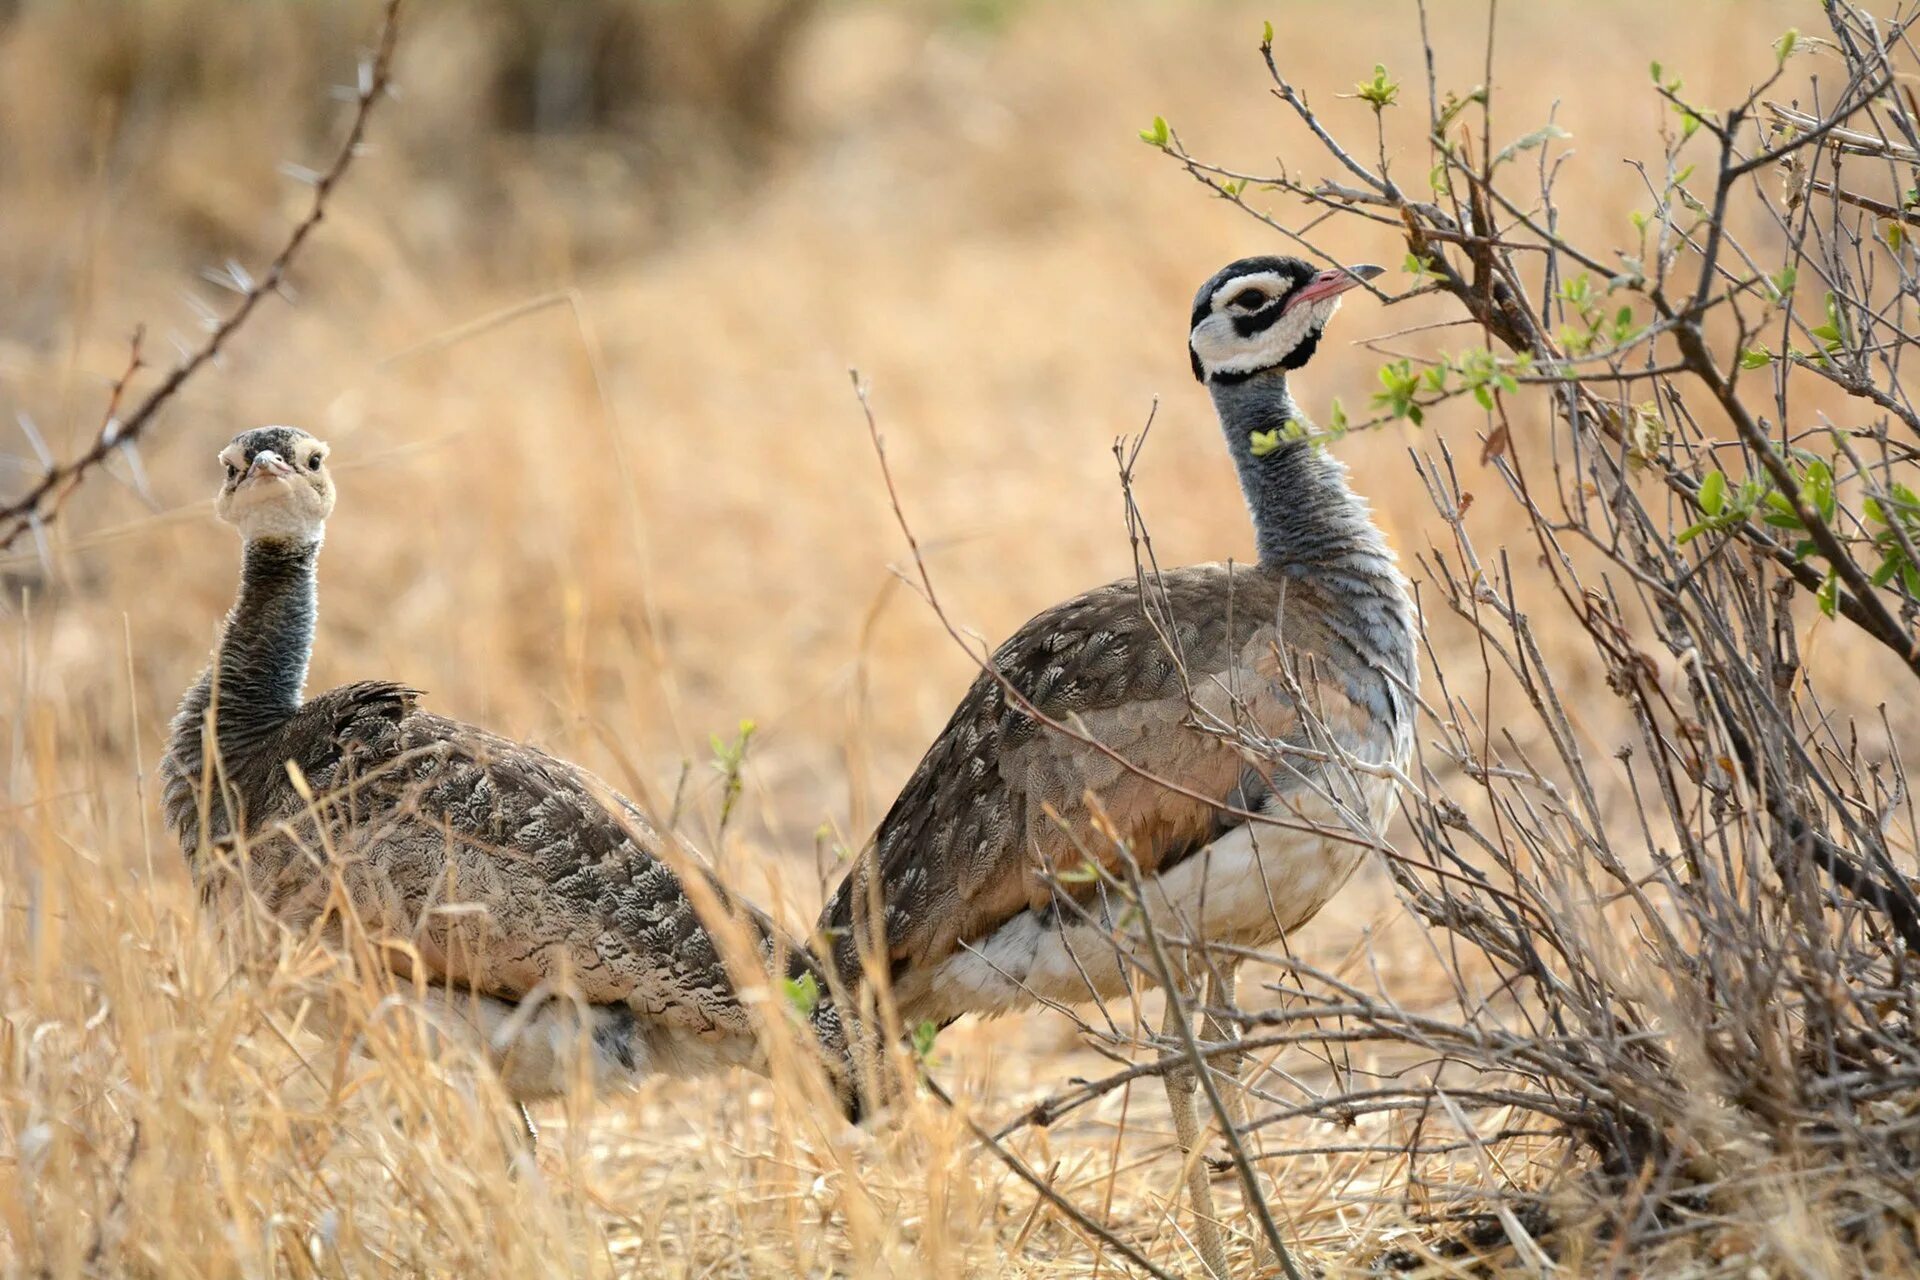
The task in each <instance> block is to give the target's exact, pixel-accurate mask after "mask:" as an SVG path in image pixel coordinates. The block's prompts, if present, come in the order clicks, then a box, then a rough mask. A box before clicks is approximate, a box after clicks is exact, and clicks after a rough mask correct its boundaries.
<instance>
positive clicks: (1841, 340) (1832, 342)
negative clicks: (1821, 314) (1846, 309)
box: [1807, 289, 1847, 351]
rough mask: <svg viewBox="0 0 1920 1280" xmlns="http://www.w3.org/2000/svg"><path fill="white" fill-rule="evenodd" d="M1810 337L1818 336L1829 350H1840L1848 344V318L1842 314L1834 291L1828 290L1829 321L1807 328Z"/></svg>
mask: <svg viewBox="0 0 1920 1280" xmlns="http://www.w3.org/2000/svg"><path fill="white" fill-rule="evenodd" d="M1807 334H1808V336H1810V337H1814V338H1818V339H1820V341H1821V342H1822V343H1824V344H1825V345H1826V348H1827V350H1828V351H1838V350H1839V349H1840V348H1841V347H1843V346H1845V345H1847V320H1846V317H1845V316H1844V315H1843V314H1841V311H1840V306H1839V304H1838V303H1837V302H1836V301H1834V297H1833V291H1832V290H1831V289H1829V290H1828V291H1827V322H1826V323H1825V324H1823V325H1820V326H1818V327H1816V328H1812V329H1809V330H1807Z"/></svg>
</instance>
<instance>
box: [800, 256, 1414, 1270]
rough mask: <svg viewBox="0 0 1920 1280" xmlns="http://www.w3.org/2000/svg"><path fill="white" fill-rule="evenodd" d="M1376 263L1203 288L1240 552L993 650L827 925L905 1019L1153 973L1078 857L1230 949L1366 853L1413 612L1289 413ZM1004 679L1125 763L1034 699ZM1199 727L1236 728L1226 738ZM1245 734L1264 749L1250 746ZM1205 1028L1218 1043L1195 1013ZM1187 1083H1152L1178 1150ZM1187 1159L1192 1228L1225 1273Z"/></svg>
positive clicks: (1195, 934) (1227, 968)
mask: <svg viewBox="0 0 1920 1280" xmlns="http://www.w3.org/2000/svg"><path fill="white" fill-rule="evenodd" d="M1379 273H1380V268H1378V267H1367V266H1359V267H1351V268H1334V269H1332V270H1327V271H1316V270H1315V269H1314V268H1312V267H1311V266H1309V265H1308V264H1307V263H1305V262H1302V261H1300V260H1299V259H1296V258H1274V257H1262V258H1247V259H1244V260H1242V261H1239V262H1235V263H1233V264H1232V265H1230V266H1228V267H1226V268H1224V269H1223V270H1221V271H1220V272H1219V273H1218V274H1217V275H1215V276H1214V277H1213V278H1212V279H1211V280H1209V281H1207V283H1206V284H1205V285H1203V286H1201V289H1200V292H1199V294H1198V295H1197V296H1196V297H1195V299H1194V305H1193V317H1192V322H1191V325H1190V331H1189V343H1188V347H1189V352H1190V354H1191V355H1192V358H1193V371H1194V375H1195V376H1196V377H1197V378H1199V379H1200V381H1201V382H1203V383H1204V384H1205V385H1206V386H1207V388H1208V390H1209V391H1210V392H1211V393H1212V395H1213V402H1214V407H1215V409H1216V411H1217V412H1218V414H1219V418H1220V425H1221V427H1222V428H1223V429H1224V431H1225V432H1226V437H1227V449H1228V452H1229V453H1230V454H1231V455H1232V457H1233V461H1234V465H1235V467H1236V468H1237V469H1238V471H1239V474H1240V485H1241V489H1242V491H1243V492H1244V493H1245V496H1246V500H1247V505H1248V507H1249V508H1250V509H1251V512H1252V515H1253V525H1254V533H1255V540H1256V545H1257V547H1258V551H1259V554H1258V559H1257V562H1256V563H1255V564H1253V565H1234V566H1231V567H1230V566H1228V565H1225V564H1203V565H1194V566H1191V567H1188V568H1183V569H1176V570H1173V571H1171V572H1165V573H1157V574H1154V575H1150V578H1149V586H1148V596H1149V598H1148V599H1147V600H1144V601H1143V600H1142V597H1141V592H1140V588H1139V586H1138V584H1137V583H1136V580H1135V579H1133V578H1126V579H1123V580H1121V581H1119V582H1115V583H1112V584H1110V585H1108V586H1104V587H1101V588H1098V589H1097V590H1094V591H1090V592H1088V593H1087V594H1085V595H1082V596H1079V597H1076V598H1075V599H1072V600H1068V601H1066V602H1065V603H1063V604H1059V605H1055V606H1054V607H1053V608H1051V609H1048V610H1047V611H1045V612H1044V613H1042V614H1040V615H1039V616H1038V617H1036V618H1034V619H1033V620H1032V621H1031V622H1029V623H1027V625H1026V626H1024V627H1022V628H1020V630H1019V631H1018V632H1016V633H1015V634H1014V636H1013V637H1012V638H1011V639H1009V640H1008V641H1007V642H1006V643H1005V644H1003V645H1002V646H1001V647H1000V648H999V650H998V651H997V652H996V653H995V654H994V656H993V667H994V671H993V673H986V672H983V673H982V674H981V676H980V677H979V678H978V679H977V680H976V681H975V682H974V684H973V686H972V688H971V689H969V690H968V692H967V694H966V696H965V697H964V698H963V699H962V700H961V702H960V705H959V707H958V708H957V709H956V710H955V711H954V713H953V717H952V719H951V720H949V721H948V723H947V727H946V728H945V730H943V731H942V732H941V734H940V736H939V737H938V738H937V739H936V740H935V741H934V743H933V745H932V747H931V748H929V750H928V751H927V754H926V756H925V757H924V758H923V759H922V760H921V762H920V765H919V768H918V769H917V770H916V771H915V772H914V774H913V776H912V778H911V779H910V780H909V781H908V782H907V785H906V787H905V789H904V790H902V792H901V793H900V796H899V798H898V799H897V800H895V802H894V804H893V807H892V809H891V810H890V811H889V812H888V813H887V815H886V817H885V818H884V819H883V820H882V821H881V823H880V826H879V828H878V829H877V830H876V832H875V833H874V836H873V840H872V842H871V844H870V845H868V846H867V848H866V849H865V850H864V851H863V852H862V854H861V855H860V857H859V859H858V860H857V862H856V863H855V866H854V868H853V871H852V872H851V874H849V875H848V877H847V879H846V880H845V882H844V883H842V884H841V886H840V888H839V890H838V892H837V893H836V894H835V895H834V897H833V899H832V900H831V901H830V902H829V903H828V904H827V907H826V910H825V912H824V913H823V915H822V917H821V928H822V930H823V932H824V933H825V934H826V936H828V937H829V938H831V939H832V941H833V948H834V950H833V955H834V964H835V968H836V970H837V971H838V973H839V975H840V978H841V980H842V981H843V982H844V983H845V984H846V985H847V986H849V987H858V986H860V985H861V984H863V983H864V982H866V981H868V980H869V979H870V978H871V977H872V976H875V975H880V976H884V978H885V979H886V980H887V981H888V983H889V985H890V988H891V992H892V998H893V1000H894V1001H895V1002H896V1004H897V1006H898V1008H899V1011H900V1015H901V1017H902V1019H903V1022H904V1023H905V1025H907V1026H915V1025H918V1024H919V1023H920V1022H921V1021H923V1020H928V1021H932V1022H934V1023H936V1024H944V1023H946V1022H949V1021H951V1020H952V1019H954V1018H958V1017H960V1016H962V1015H963V1014H967V1013H981V1014H997V1013H1002V1012H1006V1011H1008V1010H1013V1009H1018V1008H1021V1007H1024V1006H1026V1005H1028V1004H1031V1003H1033V1002H1035V1001H1045V1002H1050V1003H1051V1002H1060V1003H1075V1002H1082V1001H1086V1000H1089V999H1093V998H1102V999H1105V998H1112V997H1115V996H1118V995H1120V994H1122V993H1123V992H1125V991H1126V990H1127V989H1128V988H1129V987H1130V986H1133V985H1136V984H1140V983H1142V982H1144V981H1151V980H1152V978H1153V973H1154V970H1153V966H1152V964H1151V963H1150V962H1148V961H1145V960H1144V959H1143V953H1142V951H1141V950H1140V948H1139V946H1138V943H1139V940H1140V939H1139V935H1138V925H1137V924H1136V923H1132V922H1130V919H1129V917H1128V915H1127V911H1126V904H1125V903H1123V902H1117V901H1114V900H1113V897H1114V896H1113V895H1108V894H1105V893H1103V892H1102V891H1101V889H1100V887H1099V886H1098V885H1097V884H1093V883H1087V884H1079V885H1073V884H1069V885H1063V884H1062V883H1061V882H1060V880H1059V879H1057V878H1056V875H1055V873H1058V872H1062V871H1067V870H1070V869H1072V868H1075V867H1078V866H1080V865H1082V864H1083V863H1084V860H1085V859H1086V857H1087V856H1088V855H1089V854H1091V855H1093V856H1095V857H1097V858H1098V859H1099V860H1100V861H1102V862H1103V863H1105V864H1106V866H1107V869H1108V870H1109V871H1110V872H1115V873H1118V872H1119V868H1120V858H1119V856H1118V853H1117V850H1116V849H1115V839H1114V838H1116V837H1117V840H1118V841H1119V842H1120V843H1122V844H1124V846H1125V847H1126V849H1127V850H1129V851H1130V852H1131V854H1132V856H1133V857H1134V858H1135V859H1136V860H1137V862H1138V865H1139V867H1140V869H1141V871H1142V873H1143V874H1144V876H1145V885H1144V887H1145V889H1146V892H1147V894H1148V897H1149V899H1150V906H1151V907H1152V908H1153V917H1154V919H1155V920H1157V921H1159V922H1160V927H1161V928H1162V929H1164V930H1165V931H1166V932H1167V933H1168V934H1169V935H1174V936H1184V937H1188V938H1193V939H1202V940H1210V941H1215V942H1227V943H1233V944H1238V945H1239V946H1242V947H1259V946H1265V945H1269V944H1272V943H1274V942H1276V941H1277V940H1279V939H1280V938H1282V937H1284V936H1285V935H1286V934H1288V933H1289V932H1291V931H1292V930H1294V929H1297V928H1299V927H1300V926H1301V925H1303V924H1305V923H1306V922H1307V921H1308V920H1309V919H1311V918H1312V917H1313V915H1314V914H1315V913H1316V912H1317V911H1319V910H1320V908H1321V907H1322V906H1324V905H1325V904H1326V902H1327V900H1328V899H1329V898H1331V897H1332V896H1333V895H1334V893H1335V892H1336V891H1338V890H1339V889H1340V887H1341V886H1342V885H1343V884H1345V883H1346V881H1347V879H1348V877H1349V876H1351V875H1352V873H1353V871H1354V869H1355V867H1357V866H1358V865H1359V863H1360V861H1361V859H1362V857H1363V856H1364V854H1365V852H1366V850H1367V849H1368V848H1369V847H1370V846H1371V845H1373V844H1375V843H1377V842H1378V839H1379V834H1378V833H1379V831H1380V829H1381V828H1382V827H1383V826H1384V824H1385V822H1386V820H1387V819H1388V817H1389V816H1390V815H1391V813H1392V809H1393V806H1394V802H1395V794H1394V789H1393V785H1392V783H1391V781H1390V780H1389V778H1388V776H1387V775H1388V774H1389V773H1390V772H1391V770H1388V769H1378V768H1373V769H1368V768H1362V769H1354V768H1350V767H1345V766H1343V765H1342V764H1340V763H1338V762H1339V761H1343V760H1348V761H1356V762H1364V763H1365V764H1367V765H1387V766H1395V765H1401V764H1404V763H1405V762H1406V760H1407V759H1408V758H1409V756H1410V755H1411V752H1412V745H1413V722H1414V721H1413V712H1414V697H1415V685H1416V680H1417V672H1416V657H1415V648H1414V619H1413V610H1412V606H1411V603H1410V601H1409V599H1408V595H1407V588H1406V582H1405V580H1404V579H1403V578H1402V577H1401V575H1400V573H1399V571H1398V569H1397V568H1396V567H1395V564H1394V557H1393V554H1392V552H1391V551H1389V550H1388V548H1387V545H1386V542H1385V539H1384V538H1383V537H1382V536H1381V534H1380V531H1379V529H1378V528H1377V527H1376V526H1375V525H1374V523H1373V521H1372V519H1371V517H1370V516H1369V514H1368V510H1367V507H1366V504H1365V503H1364V502H1363V501H1361V500H1360V499H1359V498H1357V497H1356V496H1355V495H1354V494H1353V493H1352V492H1350V491H1349V489H1348V487H1347V483H1346V472H1345V468H1344V467H1343V466H1342V465H1341V464H1340V463H1339V462H1337V461H1335V460H1334V459H1333V458H1332V457H1330V456H1329V455H1328V454H1327V453H1326V452H1325V450H1324V449H1323V448H1322V446H1321V445H1320V444H1318V443H1316V442H1313V441H1312V440H1309V439H1302V438H1300V434H1301V433H1300V432H1298V431H1297V430H1295V429H1293V428H1292V427H1291V425H1290V424H1292V423H1293V422H1294V420H1295V419H1296V418H1297V417H1298V416H1299V415H1298V414H1297V413H1296V411H1295V409H1294V403H1293V400H1292V398H1291V395H1290V392H1289V388H1288V382H1287V379H1288V375H1289V373H1291V372H1292V371H1293V370H1296V369H1299V368H1300V367H1301V366H1303V365H1305V364H1306V363H1307V361H1308V360H1309V359H1310V358H1311V357H1312V356H1313V353H1314V350H1315V348H1316V347H1317V345H1318V344H1319V342H1320V338H1321V335H1322V333H1323V331H1324V329H1325V326H1326V323H1327V320H1328V318H1329V317H1330V316H1331V315H1332V314H1333V312H1334V310H1335V308H1336V307H1338V306H1339V303H1340V298H1341V295H1342V294H1344V293H1346V292H1347V291H1348V290H1349V289H1351V288H1353V287H1354V286H1356V285H1358V284H1360V283H1361V282H1362V281H1363V280H1367V279H1371V278H1372V277H1374V276H1376V275H1378V274H1379ZM1003 682H1004V684H1003ZM1009 686H1010V687H1011V688H1012V689H1014V690H1017V691H1018V692H1019V694H1020V695H1021V697H1022V698H1024V699H1025V700H1027V701H1028V702H1029V703H1031V704H1032V706H1033V707H1034V709H1035V710H1037V711H1039V712H1040V713H1041V715H1042V716H1044V717H1046V718H1047V719H1049V720H1052V721H1053V722H1055V723H1057V724H1063V725H1067V726H1070V727H1072V728H1073V729H1074V730H1075V732H1077V733H1081V734H1085V735H1090V736H1091V737H1092V738H1094V739H1097V740H1098V741H1099V742H1100V743H1101V744H1103V745H1104V746H1105V747H1106V748H1108V749H1109V750H1111V751H1112V752H1114V753H1117V754H1118V755H1119V756H1121V757H1123V758H1124V759H1125V761H1126V762H1127V765H1130V766H1132V768H1129V767H1127V766H1123V765H1122V764H1120V763H1118V762H1116V761H1115V760H1114V759H1113V758H1111V757H1110V756H1108V755H1107V754H1105V753H1103V752H1101V751H1098V750H1095V749H1094V748H1093V747H1092V746H1089V745H1088V744H1087V743H1085V742H1084V741H1080V740H1078V739H1076V737H1075V736H1073V734H1070V733H1062V732H1059V731H1058V730H1055V729H1052V728H1049V727H1047V726H1046V725H1045V724H1043V723H1042V722H1041V721H1040V720H1038V719H1036V718H1034V717H1033V716H1031V715H1029V714H1026V712H1025V711H1024V710H1023V708H1022V707H1021V706H1020V705H1019V704H1018V703H1017V702H1016V701H1015V700H1014V699H1011V698H1009V697H1008V695H1007V692H1006V689H1007V687H1009ZM1296 695H1299V697H1300V701H1302V702H1304V703H1305V704H1306V705H1305V706H1304V707H1303V706H1301V705H1297V704H1296ZM1200 725H1208V726H1214V727H1216V728H1219V727H1231V726H1238V727H1239V729H1240V730H1241V731H1242V733H1241V734H1240V735H1238V736H1239V738H1240V741H1235V740H1234V739H1235V736H1236V735H1234V734H1231V733H1222V732H1217V731H1213V732H1210V731H1208V730H1207V729H1203V728H1201V727H1197V726H1200ZM1249 736H1255V737H1258V738H1259V739H1262V740H1264V741H1265V742H1267V743H1271V744H1277V746H1278V748H1279V750H1278V751H1250V750H1247V749H1245V746H1244V743H1245V741H1246V740H1247V738H1248V737H1249ZM1287 747H1294V748H1305V750H1301V751H1299V752H1298V754H1293V755H1290V754H1289V753H1288V752H1287V751H1286V748H1287ZM1276 756H1277V757H1278V758H1277V759H1276V758H1275V757H1276ZM1143 774H1144V775H1150V776H1142V775H1143ZM1162 780H1164V782H1163V781H1162ZM1165 782H1171V783H1173V784H1176V785H1177V787H1178V788H1179V790H1174V789H1170V788H1169V787H1168V786H1167V785H1165ZM1089 796H1091V797H1092V798H1093V804H1089V800H1088V797H1089ZM1096 806H1097V810H1098V812H1099V813H1100V814H1104V820H1105V821H1110V822H1111V824H1112V828H1113V829H1112V831H1111V833H1110V834H1109V835H1102V834H1101V832H1100V831H1099V830H1097V829H1096V825H1095V808H1096ZM1249 814H1258V815H1261V816H1262V817H1264V818H1266V819H1269V821H1258V822H1256V821H1250V820H1248V815H1249ZM876 906H877V908H878V909H877V910H876V909H875V908H876ZM1116 939H1118V940H1120V942H1121V945H1120V946H1115V945H1114V941H1115V940H1116ZM1123 953H1125V954H1123ZM1189 956H1190V958H1189V959H1188V961H1187V968H1186V970H1185V974H1189V975H1192V978H1191V979H1189V978H1188V977H1187V976H1184V975H1183V976H1182V977H1181V981H1182V984H1183V985H1188V984H1189V982H1190V981H1191V982H1192V983H1193V985H1197V979H1198V975H1201V974H1206V975H1207V976H1208V981H1209V984H1210V990H1209V992H1208V993H1207V996H1206V998H1205V1001H1204V1003H1205V1005H1206V1006H1208V1007H1211V1008H1216V1009H1218V1008H1222V1007H1224V1006H1227V1005H1230V1004H1231V1003H1232V998H1233V974H1234V963H1233V961H1232V960H1230V959H1228V958H1226V957H1225V956H1223V955H1221V954H1218V953H1216V954H1214V955H1213V956H1210V957H1207V958H1205V959H1201V958H1198V957H1193V956H1192V955H1191V953H1189ZM863 961H864V963H863ZM1168 1003H1169V1012H1170V1014H1171V1011H1172V1006H1173V1002H1172V1001H1171V1000H1170V1001H1169V1002H1168ZM1207 1032H1208V1036H1209V1038H1212V1039H1216V1040H1217V1039H1222V1038H1225V1037H1227V1036H1228V1035H1230V1034H1232V1033H1231V1032H1230V1031H1229V1030H1228V1029H1227V1028H1226V1027H1225V1026H1224V1025H1221V1024H1216V1023H1213V1022H1212V1021H1211V1020H1210V1021H1209V1024H1208V1027H1207ZM1240 1065H1241V1064H1240V1063H1239V1061H1237V1060H1229V1061H1226V1062H1223V1063H1222V1064H1221V1066H1222V1070H1223V1071H1226V1072H1230V1073H1232V1074H1235V1075H1237V1074H1238V1070H1239V1068H1240ZM1193 1089H1194V1081H1193V1080H1192V1079H1191V1078H1190V1077H1187V1078H1181V1077H1173V1078H1170V1079H1169V1097H1170V1101H1171V1103H1172V1105H1173V1110H1174V1117H1175V1121H1176V1127H1177V1129H1178V1132H1179V1138H1180V1143H1181V1146H1182V1148H1183V1150H1188V1151H1190V1150H1191V1149H1192V1147H1193V1145H1194V1143H1195V1141H1196V1140H1197V1137H1198V1129H1197V1117H1196V1116H1195V1113H1194V1106H1193ZM1231 1096H1233V1097H1235V1098H1238V1097H1239V1096H1240V1095H1239V1091H1238V1090H1237V1089H1236V1090H1233V1091H1231ZM1198 1164H1199V1162H1197V1161H1196V1162H1193V1166H1194V1167H1193V1169H1192V1172H1191V1173H1190V1177H1189V1186H1190V1190H1191V1192H1192V1195H1193V1199H1194V1202H1195V1210H1196V1214H1197V1216H1198V1218H1199V1223H1198V1229H1197V1232H1196V1236H1197V1242H1198V1243H1199V1245H1200V1247H1201V1250H1202V1252H1203V1254H1204V1255H1205V1259H1206V1261H1207V1263H1208V1265H1209V1266H1210V1267H1211V1268H1212V1269H1213V1270H1215V1271H1216V1272H1218V1271H1220V1270H1222V1269H1223V1268H1224V1266H1225V1262H1224V1257H1225V1254H1224V1249H1223V1243H1222V1240H1221V1237H1220V1234H1219V1231H1218V1227H1217V1225H1216V1224H1215V1223H1214V1222H1213V1221H1212V1219H1211V1208H1210V1204H1211V1197H1210V1193H1209V1192H1208V1190H1207V1185H1206V1176H1205V1173H1204V1172H1203V1171H1200V1170H1199V1169H1198Z"/></svg>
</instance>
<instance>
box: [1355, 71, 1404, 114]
mask: <svg viewBox="0 0 1920 1280" xmlns="http://www.w3.org/2000/svg"><path fill="white" fill-rule="evenodd" d="M1353 89H1354V96H1355V97H1357V98H1359V99H1360V100H1361V101H1363V102H1368V103H1371V104H1373V109H1374V110H1375V111H1384V110H1386V109H1387V108H1388V107H1390V106H1392V105H1393V104H1394V102H1395V101H1396V100H1397V99H1398V98H1399V97H1400V82H1399V81H1398V80H1389V79H1387V69H1386V67H1384V66H1382V65H1381V64H1380V63H1378V62H1376V63H1374V64H1373V79H1371V80H1363V81H1361V82H1360V83H1359V84H1356V85H1354V86H1353Z"/></svg>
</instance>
